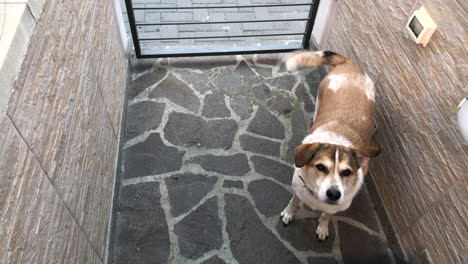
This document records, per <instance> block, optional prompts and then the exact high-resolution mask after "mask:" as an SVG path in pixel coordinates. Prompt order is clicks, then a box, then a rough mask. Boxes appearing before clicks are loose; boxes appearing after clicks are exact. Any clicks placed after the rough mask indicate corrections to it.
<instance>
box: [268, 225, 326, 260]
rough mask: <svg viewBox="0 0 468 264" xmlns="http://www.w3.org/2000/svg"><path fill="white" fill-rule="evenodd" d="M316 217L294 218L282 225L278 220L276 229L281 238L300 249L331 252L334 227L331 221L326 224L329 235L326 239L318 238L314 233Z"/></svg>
mask: <svg viewBox="0 0 468 264" xmlns="http://www.w3.org/2000/svg"><path fill="white" fill-rule="evenodd" d="M317 225H318V219H316V218H303V219H294V220H293V221H292V222H291V223H289V224H288V225H287V226H283V222H281V221H278V224H276V230H278V233H279V234H280V236H281V238H283V239H284V240H286V241H288V242H289V243H291V245H292V246H293V247H294V248H296V249H297V250H300V251H309V250H312V251H315V252H319V253H331V251H332V249H333V242H334V241H335V229H334V227H333V223H332V222H330V223H329V225H328V231H329V236H328V239H326V240H323V241H321V240H319V239H318V238H317V235H316V233H315V230H316V229H317Z"/></svg>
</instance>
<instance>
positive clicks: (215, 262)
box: [201, 256, 226, 264]
mask: <svg viewBox="0 0 468 264" xmlns="http://www.w3.org/2000/svg"><path fill="white" fill-rule="evenodd" d="M201 264H226V262H224V260H222V259H220V258H219V257H218V256H213V257H211V258H209V259H207V260H205V261H203V262H202V263H201Z"/></svg>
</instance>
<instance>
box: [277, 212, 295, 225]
mask: <svg viewBox="0 0 468 264" xmlns="http://www.w3.org/2000/svg"><path fill="white" fill-rule="evenodd" d="M293 217H294V213H293V212H290V210H288V208H286V209H284V210H283V212H281V217H280V218H281V221H283V225H287V224H289V223H291V221H292V219H293Z"/></svg>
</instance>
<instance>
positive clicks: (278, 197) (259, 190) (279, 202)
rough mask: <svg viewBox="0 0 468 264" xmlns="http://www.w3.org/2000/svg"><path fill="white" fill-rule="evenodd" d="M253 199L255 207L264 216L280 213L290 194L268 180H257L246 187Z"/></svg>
mask: <svg viewBox="0 0 468 264" xmlns="http://www.w3.org/2000/svg"><path fill="white" fill-rule="evenodd" d="M247 189H248V190H249V192H250V194H251V195H252V197H253V199H254V201H255V207H257V209H258V210H259V211H260V213H262V214H263V215H264V216H265V217H270V216H274V215H278V216H279V215H280V213H281V211H282V210H283V209H284V208H285V207H286V206H287V205H288V202H289V200H290V199H291V197H292V195H291V194H290V193H289V192H288V191H286V190H285V189H284V188H283V187H281V186H280V185H278V184H276V183H274V182H272V181H269V180H257V181H253V182H251V183H250V184H249V186H248V188H247Z"/></svg>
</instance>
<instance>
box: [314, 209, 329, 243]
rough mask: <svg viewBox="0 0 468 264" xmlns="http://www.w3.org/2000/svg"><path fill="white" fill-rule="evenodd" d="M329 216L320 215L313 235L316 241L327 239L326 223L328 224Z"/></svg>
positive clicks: (325, 214)
mask: <svg viewBox="0 0 468 264" xmlns="http://www.w3.org/2000/svg"><path fill="white" fill-rule="evenodd" d="M331 216H332V215H331V214H327V213H322V215H321V216H320V219H319V224H318V226H317V230H316V231H315V233H316V234H317V237H318V239H320V240H325V239H327V238H328V223H329V222H330V218H331Z"/></svg>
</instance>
